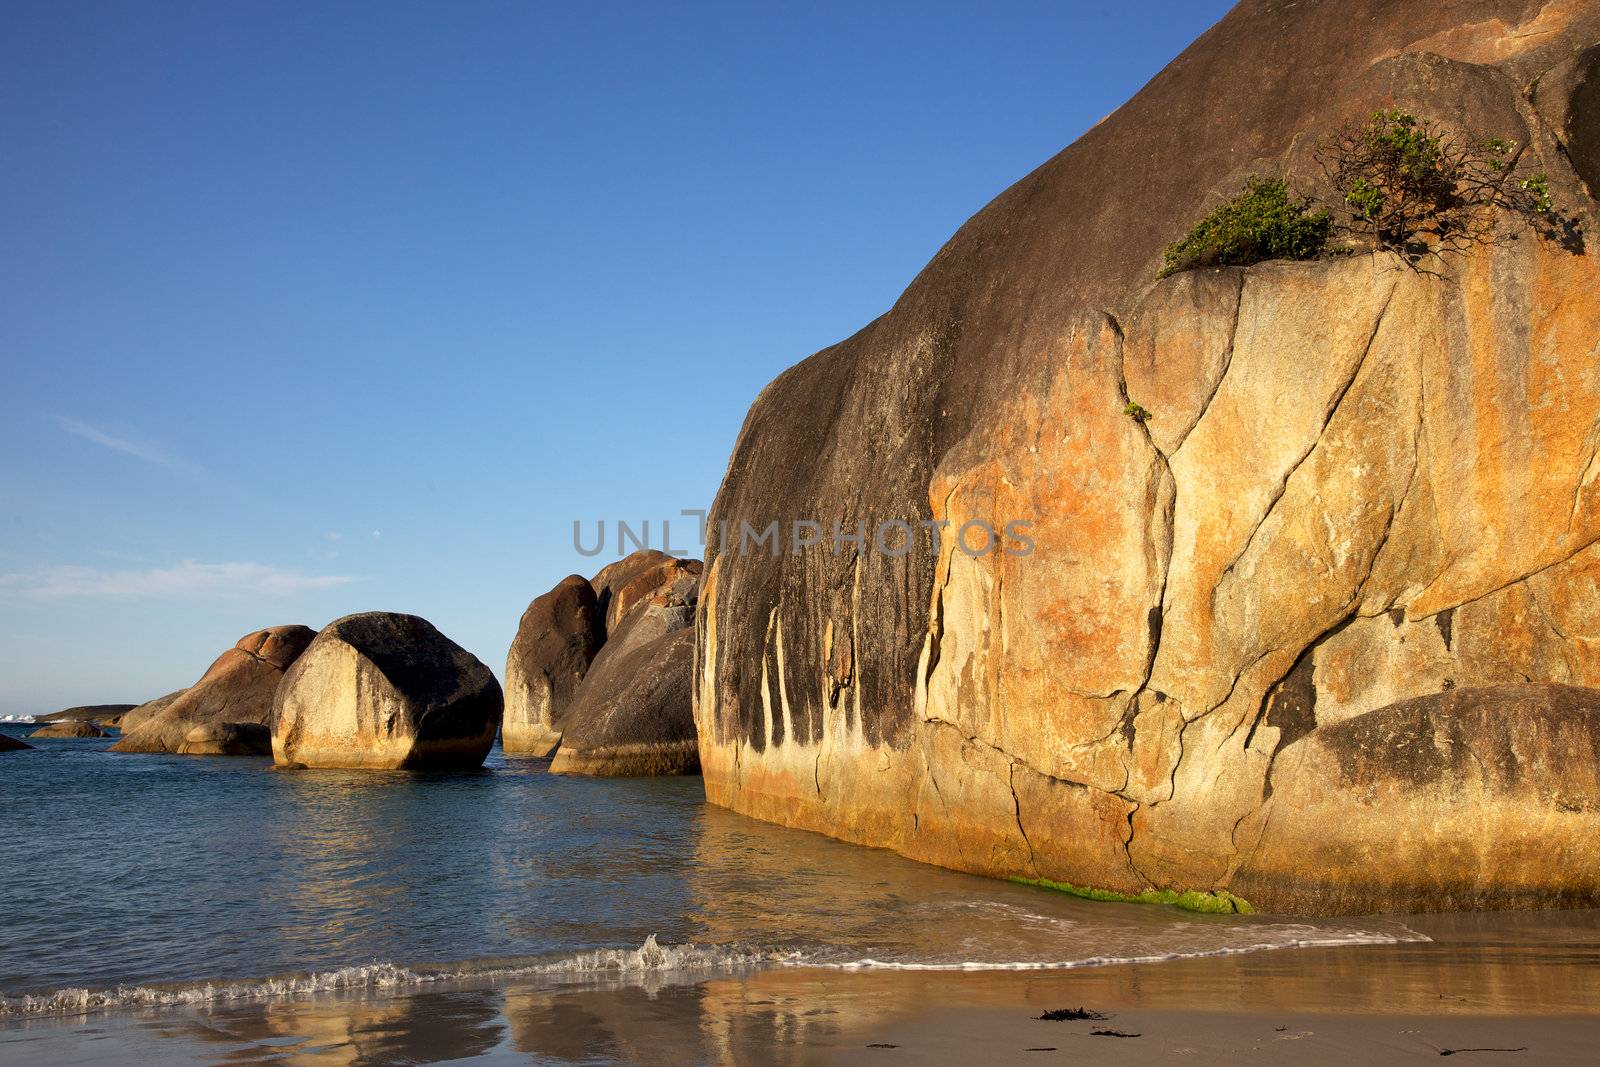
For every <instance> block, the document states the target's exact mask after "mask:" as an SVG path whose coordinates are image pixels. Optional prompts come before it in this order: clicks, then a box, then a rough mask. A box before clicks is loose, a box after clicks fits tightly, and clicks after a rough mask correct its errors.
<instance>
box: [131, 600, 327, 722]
mask: <svg viewBox="0 0 1600 1067" xmlns="http://www.w3.org/2000/svg"><path fill="white" fill-rule="evenodd" d="M316 636H317V632H316V631H315V630H312V629H310V628H309V627H306V626H273V627H269V628H267V629H265V630H257V631H256V632H254V633H252V634H247V635H246V636H244V637H242V638H240V639H239V642H238V643H237V644H235V645H234V646H233V647H232V648H230V649H228V650H227V651H226V652H224V653H223V654H222V655H220V656H218V657H217V659H216V661H215V662H214V663H212V664H211V666H210V668H209V669H207V671H206V673H205V674H204V675H202V676H201V678H200V680H199V681H198V682H196V683H195V684H194V685H192V686H190V687H189V688H188V689H186V690H184V691H183V692H181V693H177V694H173V695H171V696H169V697H163V698H161V699H162V700H164V701H166V702H167V703H166V705H165V706H164V707H161V708H159V709H156V708H152V707H151V705H148V704H147V705H141V706H140V707H138V708H135V709H133V710H132V711H129V712H127V713H125V714H124V716H123V724H124V725H123V730H122V740H121V741H118V742H117V743H116V744H115V745H112V746H111V751H113V752H177V751H178V749H179V748H180V747H181V746H182V745H183V743H184V740H185V739H186V738H187V737H188V736H189V732H190V731H191V730H193V729H194V728H195V727H197V726H203V725H206V724H208V723H215V722H235V723H238V722H252V723H257V724H260V725H262V726H266V725H268V724H269V723H270V722H271V716H272V697H273V694H274V693H275V692H276V691H277V688H278V682H279V681H280V680H281V679H282V678H283V674H284V671H285V670H287V669H288V668H289V665H290V664H292V663H294V662H295V660H296V659H298V658H299V656H300V654H301V653H302V652H304V651H305V650H306V648H307V647H308V646H309V645H310V644H311V640H312V638H314V637H316ZM160 703H161V701H152V702H151V704H160ZM146 709H150V710H149V711H148V712H146ZM130 720H132V721H133V723H134V725H132V726H131V727H130V726H129V725H128V723H129V721H130Z"/></svg>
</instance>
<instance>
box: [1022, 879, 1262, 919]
mask: <svg viewBox="0 0 1600 1067" xmlns="http://www.w3.org/2000/svg"><path fill="white" fill-rule="evenodd" d="M1011 880H1012V881H1013V882H1016V883H1018V884H1019V885H1031V886H1037V887H1038V888H1040V889H1054V890H1055V891H1056V892H1058V893H1066V894H1069V895H1070V896H1075V897H1082V898H1083V899H1084V900H1108V901H1115V902H1117V903H1121V904H1170V905H1171V906H1172V907H1174V908H1182V909H1183V910H1184V911H1203V912H1207V913H1210V914H1213V915H1252V914H1254V913H1255V910H1256V909H1255V908H1253V907H1251V906H1250V902H1249V901H1248V900H1245V899H1243V898H1242V897H1236V896H1234V895H1233V894H1232V893H1230V892H1228V891H1227V890H1226V889H1217V890H1214V891H1212V892H1202V891H1201V890H1198V889H1185V890H1184V891H1183V892H1181V893H1180V892H1178V891H1177V890H1175V889H1146V890H1145V891H1144V892H1142V893H1118V892H1116V891H1115V890H1111V889H1096V888H1095V887H1094V886H1085V885H1073V884H1072V883H1070V882H1052V881H1051V880H1050V879H1048V878H1013V879H1011Z"/></svg>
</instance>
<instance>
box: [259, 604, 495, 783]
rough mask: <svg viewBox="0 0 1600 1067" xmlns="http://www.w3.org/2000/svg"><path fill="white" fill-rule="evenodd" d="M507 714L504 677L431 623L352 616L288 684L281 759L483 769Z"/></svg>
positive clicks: (278, 733) (329, 631)
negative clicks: (501, 682)
mask: <svg viewBox="0 0 1600 1067" xmlns="http://www.w3.org/2000/svg"><path fill="white" fill-rule="evenodd" d="M503 707H504V700H503V697H502V694H501V690H500V683H499V682H498V681H496V680H495V676H494V673H493V672H492V671H490V670H489V668H488V667H486V666H484V665H483V663H482V662H481V661H479V660H478V658H477V657H476V656H474V655H472V653H470V652H468V651H467V650H466V649H464V648H462V647H461V646H460V645H458V644H456V643H455V642H454V641H452V640H450V639H449V638H448V637H446V636H445V635H444V634H442V633H440V632H439V631H438V630H437V629H436V628H435V627H434V626H433V624H432V623H430V622H428V621H427V620H426V619H421V618H418V617H417V616H415V615H399V614H394V613H391V612H383V611H372V612H366V613H364V614H360V615H347V616H345V617H344V618H342V619H336V620H335V621H333V622H331V623H329V624H328V625H327V626H326V627H325V628H324V629H323V630H322V632H321V633H320V634H318V635H317V639H316V640H315V641H313V642H312V643H311V646H310V647H309V648H307V649H306V651H305V654H304V655H302V656H301V657H300V658H299V659H298V660H297V661H296V662H295V664H294V666H292V667H291V668H289V671H288V673H287V674H286V675H285V676H284V679H283V684H282V686H280V687H279V689H278V692H277V697H276V700H275V704H274V715H273V726H272V757H273V761H274V762H275V763H276V764H277V765H278V766H280V767H359V768H403V769H408V770H421V769H465V768H473V767H478V766H481V765H482V764H483V759H484V757H485V756H486V755H488V753H489V749H490V747H491V746H493V744H494V738H495V734H496V732H497V731H498V730H499V729H500V718H501V714H502V711H503Z"/></svg>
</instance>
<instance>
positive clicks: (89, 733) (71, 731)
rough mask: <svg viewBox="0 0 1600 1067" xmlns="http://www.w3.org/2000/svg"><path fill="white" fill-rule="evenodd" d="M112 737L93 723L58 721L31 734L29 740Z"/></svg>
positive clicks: (76, 720) (68, 720) (70, 720)
mask: <svg viewBox="0 0 1600 1067" xmlns="http://www.w3.org/2000/svg"><path fill="white" fill-rule="evenodd" d="M110 736H111V735H110V734H109V733H107V732H106V731H104V730H102V729H100V727H99V726H96V725H95V724H94V723H92V722H85V721H83V720H81V719H57V720H56V721H54V722H50V723H46V724H45V725H44V726H41V727H39V728H38V729H37V730H35V731H33V733H31V734H29V735H28V738H29V740H33V739H36V738H38V739H43V738H50V737H55V738H88V737H110Z"/></svg>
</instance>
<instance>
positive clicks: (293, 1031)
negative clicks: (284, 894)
mask: <svg viewBox="0 0 1600 1067" xmlns="http://www.w3.org/2000/svg"><path fill="white" fill-rule="evenodd" d="M156 1028H157V1029H158V1031H159V1032H161V1034H162V1036H164V1037H170V1038H175V1039H178V1040H180V1041H181V1040H187V1041H193V1042H200V1043H204V1044H207V1045H217V1044H222V1045H236V1046H239V1047H237V1048H236V1049H234V1050H233V1051H231V1052H230V1053H229V1054H228V1056H227V1060H228V1062H230V1063H252V1062H265V1061H273V1062H283V1061H284V1057H287V1058H288V1060H289V1061H290V1062H293V1063H295V1064H307V1065H315V1067H344V1065H355V1064H388V1063H433V1062H436V1061H438V1060H443V1059H453V1058H456V1057H462V1058H465V1057H468V1056H478V1055H482V1054H483V1053H486V1052H488V1051H490V1050H491V1049H493V1048H494V1047H495V1046H496V1045H497V1044H499V1043H500V1040H501V1037H502V1036H503V1034H504V1031H505V1024H504V1019H503V1017H502V1016H501V1014H500V1005H499V998H498V997H497V996H496V995H494V994H493V993H489V992H485V991H483V990H472V991H465V990H460V991H430V992H424V993H415V994H411V995H408V996H398V997H385V996H382V995H376V996H371V997H367V996H360V997H338V998H332V997H318V998H315V999H311V1000H283V1001H276V1002H274V1001H266V1002H263V1003H261V1004H253V1005H250V1006H248V1007H239V1008H228V1009H222V1010H219V1011H216V1012H211V1013H207V1014H206V1015H205V1016H203V1017H198V1018H196V1017H193V1016H189V1015H187V1014H185V1015H184V1016H178V1017H174V1018H170V1019H162V1020H161V1021H160V1023H159V1024H158V1025H157V1027H156Z"/></svg>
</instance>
